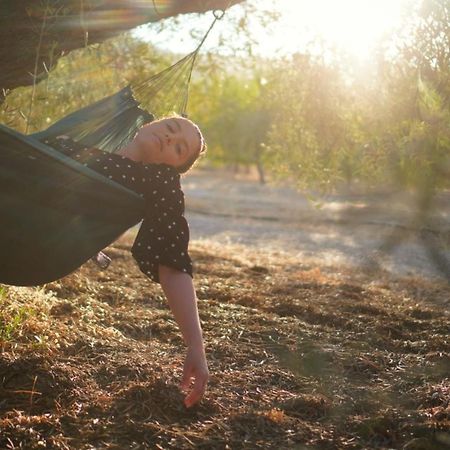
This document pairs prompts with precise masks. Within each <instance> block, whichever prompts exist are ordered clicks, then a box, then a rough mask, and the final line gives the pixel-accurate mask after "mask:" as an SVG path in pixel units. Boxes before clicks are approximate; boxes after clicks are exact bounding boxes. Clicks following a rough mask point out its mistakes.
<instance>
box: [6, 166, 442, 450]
mask: <svg viewBox="0 0 450 450" xmlns="http://www.w3.org/2000/svg"><path fill="white" fill-rule="evenodd" d="M203 176H204V175H203V174H201V173H200V174H197V175H194V176H192V177H191V178H187V179H186V180H185V190H186V196H187V198H188V216H189V219H190V221H191V225H192V237H193V241H192V246H191V254H192V257H193V260H194V262H195V268H196V276H195V281H196V286H197V294H198V297H199V310H200V315H201V319H202V323H203V328H204V333H205V340H206V346H207V356H208V360H209V365H210V371H211V380H210V383H209V389H208V392H207V395H206V397H205V399H204V400H203V401H202V403H201V404H200V405H199V406H197V407H195V408H193V409H190V410H187V409H185V407H184V406H183V404H182V399H183V395H182V393H181V392H180V390H179V389H178V384H179V381H180V378H181V371H182V362H183V358H184V346H183V344H182V341H181V338H180V335H179V332H178V330H177V327H176V324H175V322H174V321H173V319H172V317H171V314H170V311H169V310H168V307H167V304H166V302H165V300H164V298H163V296H162V292H161V290H160V288H159V286H157V285H155V284H151V283H150V282H149V281H148V280H146V279H145V278H144V277H143V276H142V274H141V273H140V272H139V271H138V269H137V268H136V265H135V264H134V262H133V260H132V258H131V256H130V253H129V248H130V245H131V243H132V239H133V232H130V233H127V234H126V235H124V236H123V237H122V238H121V239H120V240H119V241H118V242H116V243H115V244H114V245H113V246H111V247H110V248H109V249H108V250H107V253H108V254H109V255H110V256H111V257H112V258H113V262H112V264H111V267H110V268H109V269H108V270H106V271H101V270H100V269H98V268H97V267H96V266H95V265H94V264H92V263H90V262H89V263H87V264H85V265H84V266H83V267H82V268H81V269H79V270H78V271H77V272H75V273H73V274H72V275H70V276H68V277H66V278H64V279H62V280H59V281H56V282H53V283H49V284H47V285H45V286H42V287H39V288H20V287H7V286H3V287H2V289H1V293H0V342H1V353H0V448H1V449H3V448H5V449H42V448H49V449H117V450H121V449H197V448H200V449H201V448H204V449H240V448H245V449H256V448H260V449H268V448H270V449H307V448H308V449H372V448H376V449H404V450H444V449H446V448H448V447H449V446H450V380H449V373H450V343H449V340H448V337H449V329H450V327H449V325H450V323H449V314H448V301H449V299H450V286H449V284H448V283H447V281H446V280H444V279H440V278H438V277H433V278H429V277H428V276H426V277H425V276H419V275H418V274H417V273H415V275H411V274H409V275H408V274H405V273H400V272H401V271H400V272H399V273H396V272H395V273H394V272H392V271H389V270H388V269H389V267H380V266H378V267H373V266H372V267H371V271H370V272H366V271H364V270H362V269H361V268H360V267H359V266H358V265H357V264H356V265H355V264H354V262H355V261H357V260H358V258H359V256H358V253H357V250H358V249H360V248H361V249H362V248H365V246H364V245H362V244H361V243H360V242H359V240H360V238H359V237H358V236H356V235H355V233H356V231H354V232H353V234H352V233H351V232H350V231H348V234H347V235H346V236H347V237H346V238H345V239H344V237H343V236H342V235H341V232H342V230H343V229H344V228H345V226H344V225H345V224H344V222H342V223H340V224H338V225H335V224H334V222H333V223H331V222H332V221H330V219H328V220H329V222H328V225H327V223H326V221H325V224H324V227H326V226H327V227H328V230H329V231H330V230H334V233H336V235H330V236H329V238H328V240H327V239H325V237H323V236H325V235H326V232H325V228H321V227H320V226H319V222H318V221H316V222H315V220H317V219H315V218H314V217H313V213H311V214H312V215H311V220H310V221H307V220H303V218H304V217H305V215H303V216H302V221H301V223H299V221H298V219H297V218H298V215H297V214H298V212H297V209H296V208H299V206H298V204H297V203H296V202H294V201H293V200H292V199H291V198H290V197H289V196H288V194H287V193H286V195H285V196H284V197H283V198H284V200H285V202H286V203H285V205H286V207H284V206H283V208H281V206H280V203H278V202H279V198H280V197H278V196H277V199H275V197H274V200H272V197H271V195H272V194H270V192H272V190H270V189H269V188H266V187H259V186H257V185H254V184H253V185H252V186H249V189H251V190H252V192H253V190H257V191H258V192H259V191H261V192H262V193H263V195H261V196H260V197H259V198H260V201H261V204H262V205H263V206H262V207H261V205H259V206H258V207H256V203H255V201H254V198H253V200H251V199H250V197H251V196H247V195H245V186H246V183H248V182H242V183H235V184H232V186H231V187H228V188H225V187H224V185H226V184H227V183H228V181H227V180H223V179H220V178H219V177H216V178H214V179H211V178H210V177H209V180H206V179H203V181H202V180H200V179H201V178H202V177H203ZM201 183H203V184H201ZM214 183H216V188H215V189H216V195H217V196H216V203H213V198H212V197H211V194H212V193H213V187H212V186H213V185H214ZM238 186H240V187H239V188H238ZM203 188H204V189H205V190H208V192H206V193H205V192H203V191H202V189H203ZM233 188H235V189H238V191H239V192H237V191H236V192H232V191H231V189H233ZM227 189H228V191H227ZM285 192H288V191H285ZM220 193H222V196H223V197H224V198H225V199H226V201H224V202H220V203H219V200H218V199H219V194H220ZM190 194H191V195H190ZM252 195H253V194H252ZM273 195H274V196H275V194H273ZM277 195H278V194H277ZM292 195H294V196H296V195H297V194H295V193H292ZM210 202H211V203H210ZM273 203H275V205H279V209H278V210H275V212H274V210H272V209H271V205H272V204H273ZM264 205H266V206H264ZM219 206H220V208H219ZM265 208H266V209H265ZM305 208H306V206H305ZM329 208H331V207H329ZM299 209H300V210H301V211H303V207H300V208H299ZM331 209H332V208H331ZM325 211H327V209H325ZM258 214H259V215H260V217H259V218H258V217H257V215H258ZM283 214H285V215H286V216H284V215H283ZM330 214H331V213H330ZM244 215H246V217H244ZM288 216H291V217H292V219H291V221H290V222H288V221H287V219H285V217H288ZM281 219H282V220H281ZM313 219H314V220H313ZM223 222H225V223H226V225H222V228H220V223H223ZM368 226H369V227H370V225H368ZM383 226H384V225H383ZM285 227H287V229H288V230H287V231H286V230H285ZM281 229H283V230H285V231H284V234H282V232H281V231H280V230H281ZM244 231H245V232H244ZM366 233H367V236H370V232H369V230H367V231H366ZM289 236H291V237H289ZM307 236H309V244H310V247H308V246H307V247H306V248H305V242H306V243H308V239H307ZM320 236H322V237H320ZM319 237H320V238H319ZM269 238H271V239H269ZM374 241H375V239H374ZM355 242H356V243H355ZM281 244H283V245H281ZM338 244H339V245H338ZM321 249H322V250H321ZM321 251H323V252H324V253H330V255H331V256H333V255H334V256H333V257H331V256H330V258H329V259H328V260H326V261H324V262H323V263H322V264H319V263H320V258H321V257H322V256H321V255H322V253H320V252H321ZM308 252H311V253H310V254H308ZM333 252H335V253H333ZM355 255H356V257H355ZM352 257H355V260H352ZM424 261H425V260H424ZM347 262H348V263H349V264H346V263H347ZM404 264H405V267H407V271H409V270H411V271H412V270H413V269H414V271H416V270H422V269H421V267H422V266H421V265H420V264H419V265H418V264H411V262H408V260H407V259H406V260H405V261H404ZM424 273H425V274H427V273H428V272H424ZM422 275H423V274H422Z"/></svg>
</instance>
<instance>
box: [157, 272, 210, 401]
mask: <svg viewBox="0 0 450 450" xmlns="http://www.w3.org/2000/svg"><path fill="white" fill-rule="evenodd" d="M159 280H160V283H161V287H162V289H163V291H164V293H165V294H166V297H167V300H168V302H169V306H170V309H171V310H172V313H173V315H174V317H175V320H176V322H177V323H178V326H179V327H180V330H181V334H182V335H183V338H184V342H185V344H186V345H187V347H188V350H187V355H186V359H185V363H184V369H183V380H182V382H181V387H182V388H183V389H188V388H189V386H190V384H191V379H193V380H194V386H193V388H192V390H191V391H190V392H189V394H188V395H187V396H186V398H185V400H184V403H185V405H186V406H187V407H188V408H189V407H190V406H192V405H194V404H195V403H197V402H198V401H200V400H201V398H202V397H203V394H204V393H205V390H206V385H207V382H208V377H209V373H208V365H207V363H206V356H205V348H204V344H203V337H202V329H201V325H200V319H199V316H198V310H197V297H196V295H195V289H194V283H193V281H192V278H191V277H190V276H189V275H188V274H186V273H183V272H180V271H178V270H176V269H173V268H171V267H167V266H163V265H159Z"/></svg>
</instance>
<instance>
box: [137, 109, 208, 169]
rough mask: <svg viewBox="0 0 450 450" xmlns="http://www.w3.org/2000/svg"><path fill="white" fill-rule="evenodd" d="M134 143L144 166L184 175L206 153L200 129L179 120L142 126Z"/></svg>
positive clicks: (171, 119)
mask: <svg viewBox="0 0 450 450" xmlns="http://www.w3.org/2000/svg"><path fill="white" fill-rule="evenodd" d="M134 141H135V143H136V144H137V146H138V148H139V153H140V155H141V158H140V159H141V161H142V162H143V163H146V164H150V163H152V164H167V165H169V166H172V167H174V168H175V169H177V171H178V172H179V173H185V172H187V171H188V170H189V169H190V168H191V167H192V165H193V164H194V163H195V161H196V160H197V158H198V157H199V156H200V155H201V154H202V153H205V151H206V144H205V140H204V139H203V135H202V133H201V131H200V129H199V127H198V126H197V125H196V124H195V123H193V122H191V121H190V120H189V119H185V118H184V117H178V116H173V117H166V118H164V119H160V120H156V121H154V122H151V123H149V124H147V125H144V126H143V127H142V128H141V129H140V130H139V131H138V133H137V135H136V137H135V139H134Z"/></svg>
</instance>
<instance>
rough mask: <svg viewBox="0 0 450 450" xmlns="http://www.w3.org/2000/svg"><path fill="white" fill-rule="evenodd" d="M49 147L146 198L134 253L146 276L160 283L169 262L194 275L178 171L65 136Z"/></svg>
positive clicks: (50, 141)
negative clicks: (109, 151)
mask: <svg viewBox="0 0 450 450" xmlns="http://www.w3.org/2000/svg"><path fill="white" fill-rule="evenodd" d="M45 143H46V144H47V145H50V146H51V147H53V148H55V149H56V150H59V151H60V152H61V153H63V154H65V155H67V156H70V157H71V158H72V159H74V160H75V161H78V162H79V163H80V164H83V165H84V166H87V167H89V168H91V169H93V170H95V171H96V172H98V173H100V174H101V175H103V176H105V177H107V178H109V179H110V180H112V181H115V182H117V183H120V184H121V185H122V186H125V187H127V188H128V189H131V190H133V191H134V192H136V193H138V194H139V195H141V196H142V197H144V199H145V202H146V208H145V215H144V217H143V221H142V223H141V227H140V229H139V232H138V235H137V237H136V240H135V242H134V244H133V247H132V250H131V252H132V254H133V257H134V258H135V260H136V262H137V263H138V266H139V268H140V269H141V271H142V272H143V273H144V274H146V275H147V276H148V277H149V278H150V279H152V280H153V281H155V282H157V283H159V275H158V267H159V265H160V264H163V265H165V266H169V267H172V268H174V269H176V270H179V271H180V272H185V273H187V274H189V275H190V276H192V261H191V259H190V257H189V253H188V245H189V227H188V224H187V221H186V219H185V217H184V194H183V191H182V190H181V185H180V175H179V174H178V173H177V171H176V170H175V169H174V168H173V167H170V166H168V165H165V164H142V163H138V162H135V161H132V160H131V159H128V158H126V157H124V156H121V155H116V154H114V153H106V152H103V151H102V150H99V149H97V148H85V147H83V146H82V145H80V144H79V143H77V142H75V141H73V140H72V139H70V138H67V137H65V136H60V137H58V138H56V139H52V140H47V141H45Z"/></svg>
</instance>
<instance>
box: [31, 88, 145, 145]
mask: <svg viewBox="0 0 450 450" xmlns="http://www.w3.org/2000/svg"><path fill="white" fill-rule="evenodd" d="M152 120H154V116H153V115H152V114H150V113H148V112H147V111H144V110H143V109H141V108H139V103H138V102H137V101H136V100H135V99H134V97H133V93H132V91H131V88H130V87H129V86H127V87H125V88H124V89H122V90H120V91H119V92H116V93H115V94H113V95H111V96H109V97H106V98H104V99H101V100H99V101H98V102H96V103H93V104H92V105H88V106H86V107H84V108H82V109H79V110H78V111H75V112H73V113H71V114H69V115H68V116H66V117H64V118H62V119H61V120H59V121H58V122H56V123H54V124H53V125H51V126H50V127H49V128H47V129H46V130H44V131H41V132H39V133H35V134H33V135H31V136H32V137H33V138H34V139H37V140H39V141H41V142H45V140H46V139H54V138H55V137H57V136H61V135H66V136H70V137H71V138H72V139H73V140H74V141H77V142H81V143H82V144H84V145H86V147H96V148H100V149H101V150H104V151H108V152H114V151H116V150H118V149H120V148H122V147H124V146H125V145H126V144H127V143H128V142H129V141H130V140H132V139H133V137H134V135H135V134H136V132H137V130H138V129H139V128H140V127H142V125H144V124H145V123H148V122H151V121H152Z"/></svg>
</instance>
